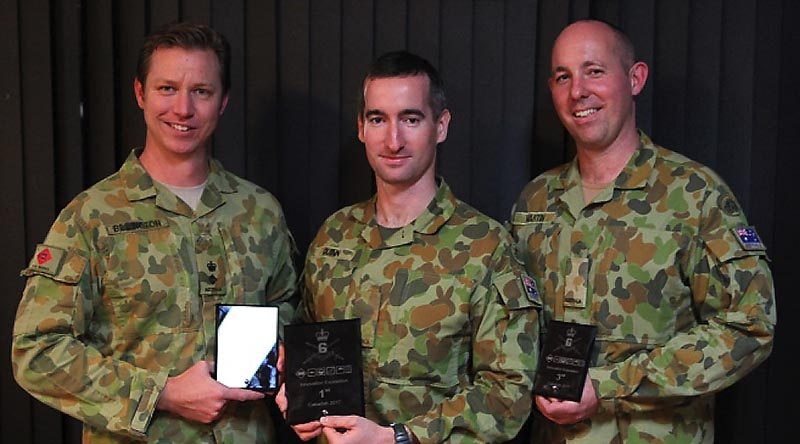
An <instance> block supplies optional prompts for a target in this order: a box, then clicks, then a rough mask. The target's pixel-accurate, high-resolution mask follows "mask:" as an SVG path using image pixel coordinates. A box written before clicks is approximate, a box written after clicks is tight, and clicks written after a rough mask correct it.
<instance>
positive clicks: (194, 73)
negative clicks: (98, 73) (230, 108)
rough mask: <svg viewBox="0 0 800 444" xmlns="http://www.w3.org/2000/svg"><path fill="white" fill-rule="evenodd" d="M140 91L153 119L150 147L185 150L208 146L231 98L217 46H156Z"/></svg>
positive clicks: (184, 153) (141, 102) (186, 153)
mask: <svg viewBox="0 0 800 444" xmlns="http://www.w3.org/2000/svg"><path fill="white" fill-rule="evenodd" d="M134 92H135V93H136V101H137V102H138V103H139V107H140V108H141V109H142V111H143V112H144V120H145V124H146V125H147V139H146V141H145V150H158V151H161V152H162V153H163V154H168V155H179V156H189V155H194V154H195V153H201V154H203V155H205V154H206V153H207V152H208V146H209V142H210V140H211V136H212V135H213V134H214V130H215V129H216V127H217V122H218V121H219V117H220V116H221V115H222V113H223V111H224V110H225V106H226V105H227V102H228V96H227V95H226V94H224V93H223V88H222V79H221V78H220V70H219V60H218V59H217V56H216V54H215V53H214V51H212V50H210V49H183V48H178V47H175V48H158V49H156V50H155V51H154V52H153V55H152V57H151V59H150V70H149V72H148V73H147V78H146V80H145V82H144V84H142V83H141V82H139V80H138V79H137V80H136V81H134Z"/></svg>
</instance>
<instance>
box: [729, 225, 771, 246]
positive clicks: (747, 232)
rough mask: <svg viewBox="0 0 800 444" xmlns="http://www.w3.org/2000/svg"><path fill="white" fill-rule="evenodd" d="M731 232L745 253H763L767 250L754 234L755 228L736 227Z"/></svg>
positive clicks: (756, 234)
mask: <svg viewBox="0 0 800 444" xmlns="http://www.w3.org/2000/svg"><path fill="white" fill-rule="evenodd" d="M731 231H733V235H734V236H736V240H737V241H739V245H741V246H742V249H744V250H747V251H759V250H761V251H763V250H766V249H767V247H765V246H764V243H763V242H761V238H760V237H759V236H758V233H756V229H755V227H738V228H733V229H732V230H731Z"/></svg>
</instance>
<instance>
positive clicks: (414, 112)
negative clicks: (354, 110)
mask: <svg viewBox="0 0 800 444" xmlns="http://www.w3.org/2000/svg"><path fill="white" fill-rule="evenodd" d="M364 115H365V116H366V117H371V116H385V115H386V113H385V112H383V111H381V110H379V109H368V110H367V111H366V112H364ZM400 115H401V116H419V117H421V118H423V119H424V118H425V113H424V112H422V110H421V109H417V108H406V109H404V110H401V111H400Z"/></svg>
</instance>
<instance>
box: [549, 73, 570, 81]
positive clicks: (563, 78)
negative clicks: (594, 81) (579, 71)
mask: <svg viewBox="0 0 800 444" xmlns="http://www.w3.org/2000/svg"><path fill="white" fill-rule="evenodd" d="M553 79H554V80H555V82H556V83H558V84H562V83H564V82H566V81H567V80H568V79H569V76H568V75H567V74H565V73H561V74H556V76H555V77H554V78H553Z"/></svg>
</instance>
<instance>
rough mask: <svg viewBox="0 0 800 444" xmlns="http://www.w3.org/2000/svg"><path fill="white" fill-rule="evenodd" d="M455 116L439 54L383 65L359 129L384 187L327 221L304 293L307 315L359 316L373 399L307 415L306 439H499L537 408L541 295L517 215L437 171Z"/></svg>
mask: <svg viewBox="0 0 800 444" xmlns="http://www.w3.org/2000/svg"><path fill="white" fill-rule="evenodd" d="M449 121H450V113H449V111H448V110H447V109H446V107H445V97H444V91H443V89H442V84H441V80H440V78H439V75H438V73H437V71H436V70H435V69H434V68H433V67H432V66H431V65H430V64H429V63H428V62H427V61H425V60H423V59H421V58H419V57H417V56H415V55H412V54H409V53H406V52H395V53H389V54H385V55H384V56H382V57H381V58H379V59H378V60H377V61H376V62H375V63H374V64H373V65H372V67H371V69H370V70H369V72H368V74H367V76H366V79H365V81H364V93H363V103H362V110H361V112H360V113H359V116H358V136H359V139H360V140H361V141H362V142H364V144H365V146H366V154H367V159H368V160H369V163H370V165H371V167H372V169H373V170H374V172H375V180H376V186H377V194H376V195H375V196H374V197H373V198H372V199H370V200H368V201H366V202H362V203H359V204H356V205H352V206H349V207H346V208H343V209H342V210H340V211H338V212H336V213H335V214H333V215H332V216H330V217H329V218H328V219H327V220H326V221H325V223H324V224H323V226H322V228H321V229H320V230H319V232H318V234H317V236H316V238H315V239H314V241H313V242H312V243H311V246H310V248H309V250H308V256H307V259H306V265H305V267H306V268H305V270H304V275H305V290H306V291H305V293H304V299H303V304H304V310H305V313H306V317H307V320H313V321H327V320H335V319H350V318H360V319H361V335H362V338H361V339H362V351H363V356H364V385H365V400H366V405H367V406H366V410H367V413H366V418H362V417H359V416H339V417H332V416H328V417H323V418H321V419H320V421H315V422H312V423H308V424H301V425H298V426H295V430H296V431H297V432H298V434H299V435H300V436H301V438H303V439H310V438H312V437H314V436H317V435H319V434H324V435H325V437H326V438H327V440H328V442H330V443H332V444H336V443H357V442H363V443H384V442H388V443H392V442H411V441H413V442H421V443H438V442H499V441H506V440H508V439H510V438H513V437H514V436H515V435H516V434H517V432H518V430H519V429H520V427H521V426H522V424H523V423H524V421H525V419H526V418H527V417H528V414H529V412H530V407H531V400H530V390H531V386H532V380H531V376H532V375H531V373H532V372H531V370H532V369H533V368H535V365H536V360H537V344H538V341H537V337H538V311H537V308H538V307H539V306H540V305H539V304H540V301H539V299H538V295H537V294H535V293H532V292H531V293H528V292H526V288H525V279H530V278H527V276H526V275H524V272H523V271H522V269H521V266H520V264H519V263H518V262H516V260H515V259H514V257H513V255H512V251H513V244H512V242H511V238H510V236H509V234H508V233H507V232H506V231H505V229H504V228H503V227H502V226H501V225H500V224H499V223H497V222H495V221H494V220H492V219H490V218H488V217H487V216H484V215H483V214H481V213H479V212H478V211H477V210H475V209H473V208H472V207H470V206H468V205H467V204H465V203H463V202H461V201H459V200H457V199H456V198H455V196H454V195H453V193H452V192H451V191H450V188H449V187H448V186H447V184H446V183H445V182H444V181H443V180H441V179H437V178H436V177H435V158H436V147H437V144H439V143H441V142H443V141H444V140H445V138H446V137H447V129H448V124H449ZM529 283H530V282H529ZM278 402H279V405H280V403H281V397H280V395H279V397H278ZM282 407H283V408H285V405H284V406H282ZM390 423H393V425H392V426H391V427H387V426H389V425H390ZM403 424H404V425H403ZM337 428H338V430H337ZM403 432H406V433H408V435H409V436H410V440H411V441H404V440H403V434H404V433H403Z"/></svg>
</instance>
